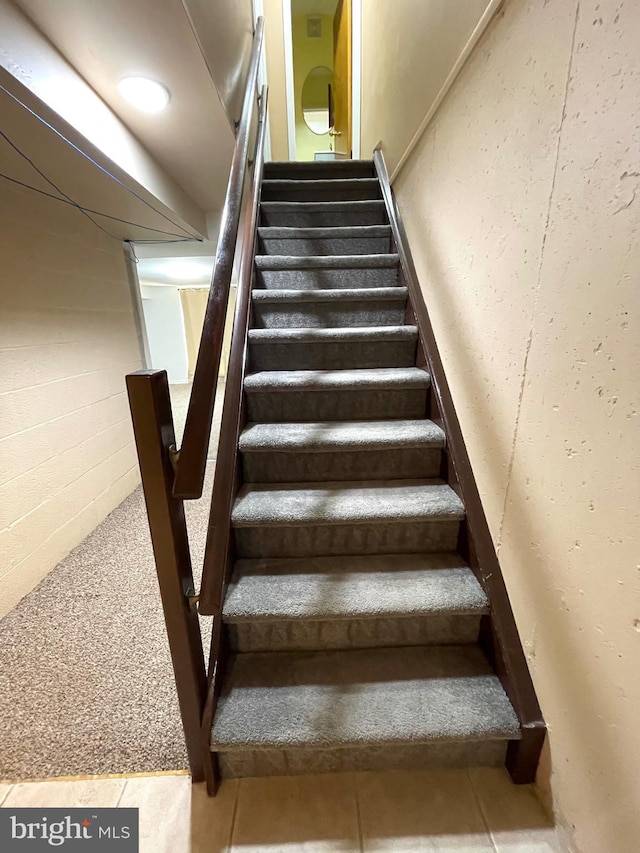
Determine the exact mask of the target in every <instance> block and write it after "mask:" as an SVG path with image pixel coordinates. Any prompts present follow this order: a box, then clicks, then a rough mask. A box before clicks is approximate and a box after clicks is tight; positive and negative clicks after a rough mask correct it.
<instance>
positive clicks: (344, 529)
mask: <svg viewBox="0 0 640 853" xmlns="http://www.w3.org/2000/svg"><path fill="white" fill-rule="evenodd" d="M458 530H459V522H458V521H448V520H447V521H414V522H397V521H393V522H385V521H379V522H376V523H372V524H320V525H297V526H295V527H284V526H278V525H273V526H268V527H267V526H265V527H238V528H236V530H235V538H236V553H237V555H238V557H249V558H257V557H320V556H331V555H337V554H417V553H420V552H423V553H425V552H429V551H431V552H436V551H438V552H441V551H453V550H455V548H456V543H457V540H458Z"/></svg>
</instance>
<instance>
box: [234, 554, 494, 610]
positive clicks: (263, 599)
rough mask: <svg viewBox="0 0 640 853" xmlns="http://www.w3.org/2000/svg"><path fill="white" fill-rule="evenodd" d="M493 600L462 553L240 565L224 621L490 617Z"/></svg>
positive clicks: (241, 561)
mask: <svg viewBox="0 0 640 853" xmlns="http://www.w3.org/2000/svg"><path fill="white" fill-rule="evenodd" d="M487 612H488V601H487V597H486V595H485V593H484V591H483V589H482V587H481V586H480V584H479V583H478V580H477V579H476V577H475V575H474V574H473V572H472V571H471V569H470V568H469V567H468V566H467V565H466V564H465V563H464V561H463V560H462V559H461V558H460V557H459V556H458V555H457V554H389V555H373V556H367V557H358V556H351V557H310V558H305V559H300V558H296V559H267V560H265V559H263V560H239V561H238V562H237V563H236V564H235V567H234V573H233V578H232V581H231V584H230V585H229V588H228V591H227V596H226V599H225V602H224V608H223V617H224V620H225V622H228V623H239V622H244V621H247V620H258V621H263V620H299V619H313V620H323V619H340V618H344V619H346V618H375V617H389V616H415V615H424V614H437V613H447V614H452V613H455V614H484V613H487Z"/></svg>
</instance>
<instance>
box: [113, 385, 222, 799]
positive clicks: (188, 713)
mask: <svg viewBox="0 0 640 853" xmlns="http://www.w3.org/2000/svg"><path fill="white" fill-rule="evenodd" d="M127 391H128V394H129V406H130V408H131V419H132V421H133V431H134V433H135V439H136V446H137V449H138V460H139V463H140V473H141V475H142V486H143V489H144V497H145V501H146V505H147V515H148V517H149V528H150V531H151V542H152V545H153V553H154V558H155V563H156V572H157V575H158V583H159V585H160V595H161V598H162V608H163V610H164V619H165V623H166V626H167V635H168V638H169V648H170V650H171V659H172V662H173V670H174V673H175V680H176V687H177V690H178V701H179V703H180V714H181V716H182V725H183V727H184V735H185V740H186V745H187V753H188V756H189V766H190V768H191V776H192V777H193V780H194V781H197V782H199V781H202V780H203V779H204V778H205V775H207V776H208V775H209V773H208V771H209V769H210V768H209V767H208V766H207V765H208V764H210V762H211V754H210V751H209V749H208V746H207V744H206V743H205V741H204V739H203V737H202V733H201V722H202V713H203V710H204V706H205V701H206V694H207V676H206V670H205V663H204V654H203V650H202V638H201V635H200V625H199V622H198V614H197V612H196V610H195V608H193V607H191V606H190V603H189V598H188V596H189V595H193V592H194V590H193V574H192V571H191V556H190V553H189V540H188V536H187V526H186V521H185V515H184V504H183V502H182V500H181V499H179V498H174V497H173V495H172V490H173V479H174V472H173V466H172V464H171V457H170V453H169V448H170V447H171V446H172V445H174V444H175V434H174V429H173V417H172V414H171V401H170V399H169V384H168V381H167V373H166V371H164V370H141V371H138V372H137V373H130V374H129V375H128V376H127Z"/></svg>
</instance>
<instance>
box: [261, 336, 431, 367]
mask: <svg viewBox="0 0 640 853" xmlns="http://www.w3.org/2000/svg"><path fill="white" fill-rule="evenodd" d="M417 340H418V330H417V328H416V327H415V326H397V325H390V326H338V327H331V326H330V327H326V328H323V327H321V326H320V327H315V328H311V329H310V328H305V327H298V328H290V327H289V328H287V327H282V328H269V329H250V330H249V351H250V358H251V369H252V371H259V370H294V369H295V370H305V369H306V370H321V369H324V370H339V369H341V368H348V369H351V370H353V369H374V368H383V367H386V368H389V367H412V366H413V365H414V364H415V352H416V344H417Z"/></svg>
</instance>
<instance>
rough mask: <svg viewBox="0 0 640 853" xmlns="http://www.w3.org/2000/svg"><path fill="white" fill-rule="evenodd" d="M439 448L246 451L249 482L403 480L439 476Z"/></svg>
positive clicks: (243, 454)
mask: <svg viewBox="0 0 640 853" xmlns="http://www.w3.org/2000/svg"><path fill="white" fill-rule="evenodd" d="M441 458H442V453H441V450H440V449H439V448H436V449H425V448H406V449H401V450H399V449H388V450H387V449H385V450H380V449H377V450H370V451H348V452H345V451H342V452H338V451H332V452H330V453H313V452H306V453H304V452H300V453H291V452H288V453H278V452H276V451H270V452H266V453H265V452H259V453H251V452H243V453H242V462H243V470H244V479H245V482H247V483H313V482H331V481H342V480H402V479H412V478H416V477H424V478H428V477H438V476H439V475H440V462H441Z"/></svg>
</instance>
